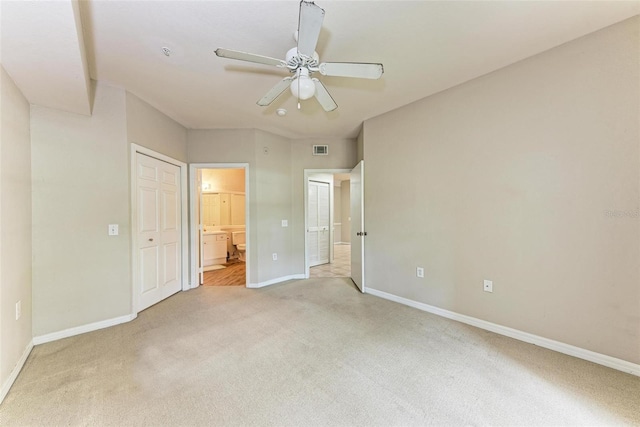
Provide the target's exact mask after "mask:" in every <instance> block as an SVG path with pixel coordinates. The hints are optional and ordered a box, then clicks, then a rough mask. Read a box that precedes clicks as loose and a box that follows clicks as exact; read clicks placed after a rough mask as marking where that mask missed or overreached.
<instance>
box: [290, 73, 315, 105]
mask: <svg viewBox="0 0 640 427" xmlns="http://www.w3.org/2000/svg"><path fill="white" fill-rule="evenodd" d="M290 87H291V93H292V94H293V96H295V97H296V98H297V99H300V100H302V101H304V100H306V99H310V98H312V97H313V95H315V93H316V84H315V83H314V82H313V80H311V79H310V78H309V71H308V70H307V69H306V68H301V69H300V70H299V72H298V77H297V78H295V79H293V81H292V82H291V86H290Z"/></svg>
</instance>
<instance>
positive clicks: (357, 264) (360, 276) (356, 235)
mask: <svg viewBox="0 0 640 427" xmlns="http://www.w3.org/2000/svg"><path fill="white" fill-rule="evenodd" d="M363 185H364V160H361V161H360V163H358V164H357V165H356V167H355V168H353V170H352V171H351V279H352V280H353V282H354V283H355V284H356V286H357V287H358V289H360V291H361V292H364V291H365V286H364V284H365V281H364V238H365V236H366V235H367V233H366V232H365V231H364V187H363Z"/></svg>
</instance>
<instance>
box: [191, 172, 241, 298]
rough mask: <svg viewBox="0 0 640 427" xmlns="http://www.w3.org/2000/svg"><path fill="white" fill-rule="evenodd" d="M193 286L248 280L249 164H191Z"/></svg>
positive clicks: (237, 283) (233, 284) (223, 284)
mask: <svg viewBox="0 0 640 427" xmlns="http://www.w3.org/2000/svg"><path fill="white" fill-rule="evenodd" d="M189 172H190V186H191V188H190V190H191V191H190V194H191V287H192V288H195V287H198V286H200V285H202V286H247V284H248V283H250V282H249V268H248V266H249V256H248V252H249V250H248V248H249V239H248V237H247V236H248V235H249V234H248V232H249V230H248V228H249V227H248V224H249V221H248V219H249V213H248V209H247V207H248V206H249V204H248V203H247V198H248V182H249V180H248V164H245V163H242V164H192V165H190V169H189Z"/></svg>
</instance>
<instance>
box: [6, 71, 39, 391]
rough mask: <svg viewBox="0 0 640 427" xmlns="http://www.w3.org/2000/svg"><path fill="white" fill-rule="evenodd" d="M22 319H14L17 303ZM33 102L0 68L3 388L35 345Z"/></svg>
mask: <svg viewBox="0 0 640 427" xmlns="http://www.w3.org/2000/svg"><path fill="white" fill-rule="evenodd" d="M18 301H21V304H22V315H21V317H20V319H19V320H16V318H15V305H16V302H18ZM31 337H32V321H31V143H30V139H29V103H28V102H27V100H26V99H25V98H24V96H23V95H22V93H21V92H20V90H19V89H18V88H17V87H16V85H15V84H14V82H13V80H12V79H11V77H9V75H8V74H7V73H6V72H5V70H4V68H3V67H2V66H1V65H0V385H1V386H2V387H3V389H4V387H5V383H6V382H7V380H8V378H9V376H10V374H11V372H12V370H13V369H14V368H15V366H16V364H17V362H18V361H19V359H20V357H21V356H22V355H23V353H24V351H25V349H26V348H27V347H28V345H29V343H30V342H31Z"/></svg>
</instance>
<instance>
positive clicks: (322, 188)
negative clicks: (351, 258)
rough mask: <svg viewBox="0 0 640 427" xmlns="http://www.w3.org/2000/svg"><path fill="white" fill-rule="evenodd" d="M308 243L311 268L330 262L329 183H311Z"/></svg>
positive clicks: (309, 191)
mask: <svg viewBox="0 0 640 427" xmlns="http://www.w3.org/2000/svg"><path fill="white" fill-rule="evenodd" d="M308 197H309V200H308V210H307V212H308V218H307V225H308V229H307V234H308V235H307V243H308V245H309V248H308V253H309V266H310V267H314V266H316V265H320V264H327V263H328V262H329V241H330V239H329V233H330V231H329V218H330V216H329V183H327V182H318V181H309V189H308Z"/></svg>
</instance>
